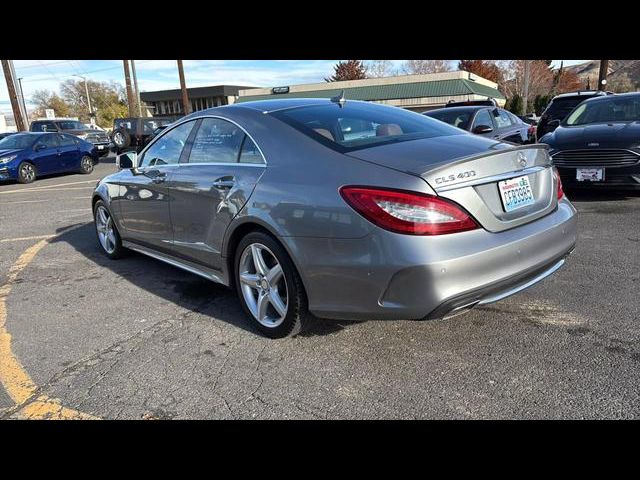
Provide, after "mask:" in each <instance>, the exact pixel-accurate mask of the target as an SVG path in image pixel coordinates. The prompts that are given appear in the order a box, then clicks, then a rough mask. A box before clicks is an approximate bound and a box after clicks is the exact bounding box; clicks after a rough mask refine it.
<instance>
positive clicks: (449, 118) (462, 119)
mask: <svg viewBox="0 0 640 480" xmlns="http://www.w3.org/2000/svg"><path fill="white" fill-rule="evenodd" d="M485 111H486V110H485ZM472 115H473V110H458V109H444V108H443V109H442V110H440V111H438V112H434V113H432V114H429V116H430V117H433V118H437V119H438V120H440V121H441V122H445V123H448V124H449V125H453V126H454V127H458V128H461V129H463V130H467V129H468V128H469V122H470V121H471V116H472Z"/></svg>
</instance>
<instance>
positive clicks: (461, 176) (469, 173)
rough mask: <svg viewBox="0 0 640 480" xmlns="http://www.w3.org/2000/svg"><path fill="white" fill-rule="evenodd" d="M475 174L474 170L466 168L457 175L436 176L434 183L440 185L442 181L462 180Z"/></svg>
mask: <svg viewBox="0 0 640 480" xmlns="http://www.w3.org/2000/svg"><path fill="white" fill-rule="evenodd" d="M475 176H476V171H475V170H467V171H466V172H460V173H458V174H457V175H455V174H451V175H447V176H445V177H436V180H435V181H436V183H437V184H438V185H442V184H444V183H449V182H455V181H456V180H464V179H466V178H473V177H475Z"/></svg>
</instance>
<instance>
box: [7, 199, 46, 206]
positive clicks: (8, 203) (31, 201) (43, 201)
mask: <svg viewBox="0 0 640 480" xmlns="http://www.w3.org/2000/svg"><path fill="white" fill-rule="evenodd" d="M50 201H51V200H20V201H18V202H2V205H11V204H14V203H45V202H50Z"/></svg>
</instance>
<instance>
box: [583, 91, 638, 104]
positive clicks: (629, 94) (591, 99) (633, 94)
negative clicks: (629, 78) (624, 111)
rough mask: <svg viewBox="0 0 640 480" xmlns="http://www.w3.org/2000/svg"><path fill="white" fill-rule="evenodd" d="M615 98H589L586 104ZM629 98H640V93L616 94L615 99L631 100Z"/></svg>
mask: <svg viewBox="0 0 640 480" xmlns="http://www.w3.org/2000/svg"><path fill="white" fill-rule="evenodd" d="M613 97H614V96H611V95H598V96H596V97H593V98H588V99H587V100H585V102H589V103H595V102H603V101H605V100H610V99H612V98H613ZM629 97H640V92H629V93H616V94H615V98H629Z"/></svg>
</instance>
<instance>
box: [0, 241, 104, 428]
mask: <svg viewBox="0 0 640 480" xmlns="http://www.w3.org/2000/svg"><path fill="white" fill-rule="evenodd" d="M46 244H47V240H46V239H43V240H40V241H39V242H38V243H36V244H34V245H32V246H31V247H29V248H27V249H26V250H25V251H24V252H23V253H22V255H20V257H19V258H18V260H17V261H16V263H14V264H13V265H12V266H11V268H10V269H9V275H8V277H7V281H6V282H5V283H4V284H3V285H1V286H0V383H2V386H3V387H4V389H5V390H6V392H7V394H8V395H9V397H11V399H12V400H13V401H14V402H15V403H16V405H17V406H18V410H17V412H16V415H17V416H18V417H20V418H25V419H26V418H28V419H97V417H94V416H92V415H88V414H86V413H82V412H79V411H76V410H73V409H70V408H66V407H63V406H62V405H61V403H60V400H58V399H54V398H49V397H48V396H47V395H39V396H37V397H36V395H37V393H38V387H37V386H36V384H35V383H34V381H33V380H32V379H31V377H30V376H29V374H28V373H27V372H26V370H25V369H24V367H23V366H22V364H21V363H20V361H19V360H18V359H17V358H16V356H15V355H14V354H13V351H12V348H11V334H10V333H9V332H8V331H7V328H6V323H7V304H6V299H7V297H8V295H9V292H11V287H12V285H13V284H14V283H15V281H16V279H17V278H18V275H19V274H20V272H21V271H22V270H24V268H25V267H26V266H27V265H29V263H31V261H32V260H33V259H34V257H35V256H36V254H37V253H38V252H39V251H40V250H41V249H42V247H44V246H45V245H46ZM34 397H35V398H34Z"/></svg>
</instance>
